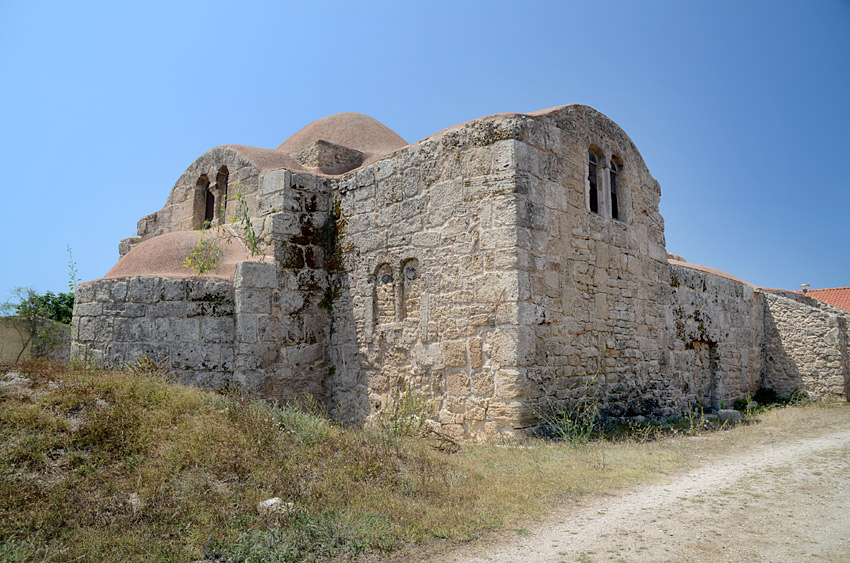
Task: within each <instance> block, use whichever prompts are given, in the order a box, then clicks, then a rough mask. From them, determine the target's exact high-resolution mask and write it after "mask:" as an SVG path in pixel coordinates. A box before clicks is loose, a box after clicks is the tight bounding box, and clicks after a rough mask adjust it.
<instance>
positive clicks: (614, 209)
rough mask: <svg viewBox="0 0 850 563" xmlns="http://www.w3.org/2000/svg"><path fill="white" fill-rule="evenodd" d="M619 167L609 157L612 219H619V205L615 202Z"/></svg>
mask: <svg viewBox="0 0 850 563" xmlns="http://www.w3.org/2000/svg"><path fill="white" fill-rule="evenodd" d="M619 171H620V169H619V167H618V166H617V162H616V161H615V160H614V159H611V171H610V176H611V217H613V218H614V219H617V220H619V219H620V207H619V203H618V202H617V186H618V182H619V180H618V178H617V176H618V173H619Z"/></svg>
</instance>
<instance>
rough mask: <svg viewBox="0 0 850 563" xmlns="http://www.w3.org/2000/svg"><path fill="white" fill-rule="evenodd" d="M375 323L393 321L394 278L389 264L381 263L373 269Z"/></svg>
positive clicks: (394, 316) (394, 317)
mask: <svg viewBox="0 0 850 563" xmlns="http://www.w3.org/2000/svg"><path fill="white" fill-rule="evenodd" d="M374 295H375V324H387V323H394V322H395V319H396V315H395V313H396V311H395V280H394V278H393V271H392V268H390V265H389V264H381V265H380V266H378V269H377V270H375V294H374Z"/></svg>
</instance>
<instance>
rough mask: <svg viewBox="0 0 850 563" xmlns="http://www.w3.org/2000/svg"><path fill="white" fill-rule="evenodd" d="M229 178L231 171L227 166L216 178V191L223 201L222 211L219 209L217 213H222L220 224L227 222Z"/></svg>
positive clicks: (220, 169) (220, 170)
mask: <svg viewBox="0 0 850 563" xmlns="http://www.w3.org/2000/svg"><path fill="white" fill-rule="evenodd" d="M229 176H230V171H229V170H228V169H227V166H222V167H221V168H219V169H218V174H216V176H215V191H216V193H217V194H218V197H219V200H220V201H221V205H220V207H221V209H217V210H216V211H217V212H220V215H219V223H222V224H224V223H226V222H227V179H228V177H229Z"/></svg>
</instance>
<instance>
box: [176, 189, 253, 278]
mask: <svg viewBox="0 0 850 563" xmlns="http://www.w3.org/2000/svg"><path fill="white" fill-rule="evenodd" d="M228 202H230V203H231V204H233V205H232V208H233V211H232V214H231V216H230V219H228V220H227V223H226V224H224V225H215V226H213V225H211V224H210V223H209V222H206V223H204V227H203V229H201V237H200V238H199V239H198V244H197V245H195V248H193V249H192V250H191V251H190V252H189V254H188V255H187V256H186V259H185V260H184V261H183V266H184V267H186V268H188V269H190V270H192V271H193V272H195V273H196V274H198V275H203V274H207V273H210V272H215V271H216V269H217V268H218V261H219V260H220V259H221V255H222V250H221V242H222V241H223V242H226V243H227V244H231V243H232V242H233V239H234V238H236V239H239V240H240V241H242V243H243V244H244V245H245V247H246V248H247V249H248V252H249V253H250V254H251V256H257V255H259V254H260V241H259V239H258V237H257V233H256V231H255V230H254V225H253V223H252V222H251V216H250V215H249V210H248V202H247V201H246V199H245V193H244V192H243V191H242V185H241V184H236V186H234V190H233V191H232V192H231V193H229V194H228V195H227V197H226V199H225V200H224V201H223V202H222V204H221V215H222V216H224V215H225V209H227V204H228Z"/></svg>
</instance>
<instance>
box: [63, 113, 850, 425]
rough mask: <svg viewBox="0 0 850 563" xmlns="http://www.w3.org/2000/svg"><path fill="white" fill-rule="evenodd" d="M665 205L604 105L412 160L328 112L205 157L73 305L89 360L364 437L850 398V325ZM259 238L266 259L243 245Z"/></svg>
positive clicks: (480, 135)
mask: <svg viewBox="0 0 850 563" xmlns="http://www.w3.org/2000/svg"><path fill="white" fill-rule="evenodd" d="M660 197H661V189H660V186H659V184H658V182H657V181H656V180H655V179H654V178H653V177H652V175H651V174H650V172H649V170H648V169H647V166H646V164H645V163H644V161H643V158H642V157H641V155H640V153H639V152H638V149H637V147H636V146H635V144H634V143H633V142H632V141H631V139H630V138H629V137H628V135H626V133H625V132H624V131H623V130H622V129H621V128H620V127H619V126H617V124H615V123H614V122H613V121H611V120H610V119H608V118H607V117H605V116H604V115H602V114H601V113H599V112H597V111H595V110H593V109H591V108H589V107H587V106H583V105H568V106H562V107H556V108H551V109H547V110H542V111H538V112H534V113H530V114H517V113H505V114H498V115H493V116H489V117H484V118H481V119H476V120H473V121H470V122H467V123H463V124H461V125H456V126H454V127H450V128H448V129H445V130H443V131H441V132H439V133H436V134H434V135H431V136H430V137H427V138H425V139H422V140H421V141H419V142H416V143H412V144H408V143H407V142H406V141H405V140H404V139H402V138H401V137H400V136H399V135H397V134H396V133H394V132H393V131H391V130H390V129H389V128H387V127H386V126H384V125H383V124H381V123H379V122H378V121H376V120H374V119H372V118H371V117H368V116H365V115H362V114H358V113H342V114H337V115H332V116H330V117H326V118H324V119H320V120H318V121H316V122H314V123H311V124H309V125H307V126H306V127H304V128H303V129H301V130H300V131H298V132H297V133H295V134H294V135H292V136H291V137H290V138H289V139H287V140H286V141H284V142H283V143H282V144H281V145H280V146H279V147H277V148H275V149H263V148H256V147H247V146H239V145H225V146H221V147H216V148H214V149H212V150H210V151H209V152H207V153H205V154H203V155H202V156H200V157H199V158H198V159H197V160H196V161H195V162H193V163H192V164H191V165H190V166H189V168H188V169H187V170H186V171H185V172H184V173H183V174H182V175H181V176H180V178H179V179H178V180H177V182H176V184H175V185H174V187H173V188H172V189H171V193H170V194H169V195H168V199H167V200H166V203H165V206H164V207H163V208H162V209H161V210H159V211H157V212H156V213H152V214H150V215H147V216H145V217H143V218H142V219H141V220H140V221H139V224H138V237H134V238H132V239H126V240H124V241H121V244H120V245H119V251H120V254H121V258H120V259H119V261H118V263H117V264H116V265H115V267H114V268H112V270H110V271H109V272H108V273H107V274H106V275H105V276H104V277H103V278H101V279H98V280H95V281H92V282H88V283H86V284H82V285H81V286H80V287H79V288H78V289H77V294H76V305H75V309H74V323H73V334H72V338H73V345H72V347H73V349H72V355H74V356H76V357H79V358H88V359H91V360H94V361H97V362H102V363H104V364H121V363H123V362H128V361H132V360H134V359H135V358H137V357H139V356H141V355H147V356H148V357H150V358H152V359H155V360H157V361H162V360H167V362H168V363H169V365H170V367H171V369H172V370H173V371H174V373H176V374H177V376H178V377H179V379H180V380H181V381H183V382H187V383H194V384H197V385H200V386H204V387H211V388H221V387H228V386H236V387H238V388H242V389H244V390H245V391H247V392H249V393H251V394H254V395H257V396H262V397H268V398H272V399H278V400H281V401H285V400H287V399H289V398H291V397H296V396H303V395H306V394H310V395H312V396H314V397H316V398H319V399H320V400H322V401H324V402H325V403H326V404H327V405H328V408H329V409H330V410H331V412H332V414H333V415H334V416H336V417H338V418H340V419H342V420H346V421H350V422H354V423H358V422H362V421H364V420H365V419H366V418H368V417H369V416H371V415H373V414H375V413H376V412H379V411H380V409H382V408H383V407H385V406H386V405H387V404H388V401H391V400H392V399H391V397H392V396H393V394H394V393H397V392H398V390H399V389H407V388H412V389H416V390H417V392H420V393H423V394H425V395H426V396H428V397H429V398H431V399H432V400H433V405H434V412H433V420H434V424H437V425H438V426H439V427H440V429H441V430H442V431H443V432H445V433H446V434H448V435H450V436H454V437H457V438H472V439H484V438H490V437H493V436H497V435H499V434H500V433H505V432H507V433H511V432H516V431H521V430H523V429H526V428H529V427H533V426H534V425H535V424H536V421H535V419H534V416H533V409H532V405H533V404H535V403H536V402H539V401H543V400H546V399H547V398H549V399H553V400H557V401H564V402H569V401H572V400H575V399H576V398H577V396H578V395H579V394H582V393H592V394H593V396H595V397H597V398H598V399H599V401H600V409H601V410H600V413H601V415H602V416H603V417H605V418H606V419H608V420H616V421H625V420H635V419H638V420H639V419H640V417H655V416H675V415H680V414H682V413H684V412H687V411H689V410H690V409H692V408H693V407H694V405H700V406H702V407H703V408H705V409H718V408H720V407H722V406H724V405H727V406H728V405H731V404H732V403H733V401H734V400H735V399H738V398H742V397H744V396H746V395H748V394H751V393H754V392H755V391H756V390H758V389H759V388H761V387H768V388H772V389H775V390H776V391H777V392H779V393H780V394H786V395H787V394H790V393H792V392H793V391H795V390H796V389H803V390H806V391H807V392H809V393H810V394H812V395H816V396H836V397H841V398H844V399H846V398H847V396H848V385H850V383H849V382H850V365H848V364H850V362H848V353H847V350H848V346H847V342H848V334H847V331H848V328H847V326H848V315H850V313H847V312H846V311H843V310H841V309H839V308H835V307H832V306H830V305H827V304H824V303H821V302H819V301H817V300H815V299H812V298H811V297H808V296H806V295H802V294H799V293H794V292H787V291H781V290H768V289H763V288H758V287H754V286H752V285H750V284H748V283H746V282H744V281H742V280H739V279H737V278H735V277H733V276H731V275H729V274H726V273H724V272H721V271H718V270H714V269H712V268H708V267H704V266H698V265H693V264H689V263H687V262H685V261H684V259H681V258H679V257H676V256H674V255H670V254H668V253H667V250H666V246H665V239H664V219H663V218H662V217H661V214H660V213H659V200H660ZM240 209H241V210H242V211H243V213H241V214H240ZM245 210H247V213H244V211H245ZM234 218H236V223H233V221H232V220H233V219H234ZM203 227H207V229H205V230H204V229H202V228H203ZM245 227H250V228H251V229H252V230H253V233H254V235H255V240H256V242H257V243H258V246H257V247H256V248H254V247H253V246H252V247H251V248H250V249H249V247H248V246H246V245H245V244H244V237H240V236H234V235H239V234H240V233H243V232H244V229H245ZM199 241H201V242H204V241H206V242H210V241H212V243H213V244H215V245H216V247H217V248H219V249H220V252H221V257H220V258H219V260H218V263H217V264H216V267H215V269H214V270H211V271H209V272H207V273H204V274H203V275H199V274H196V272H195V271H193V270H191V269H189V268H187V267H186V265H185V261H186V257H187V256H188V255H189V253H190V252H192V250H193V249H195V248H196V247H197V245H198V244H199Z"/></svg>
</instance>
